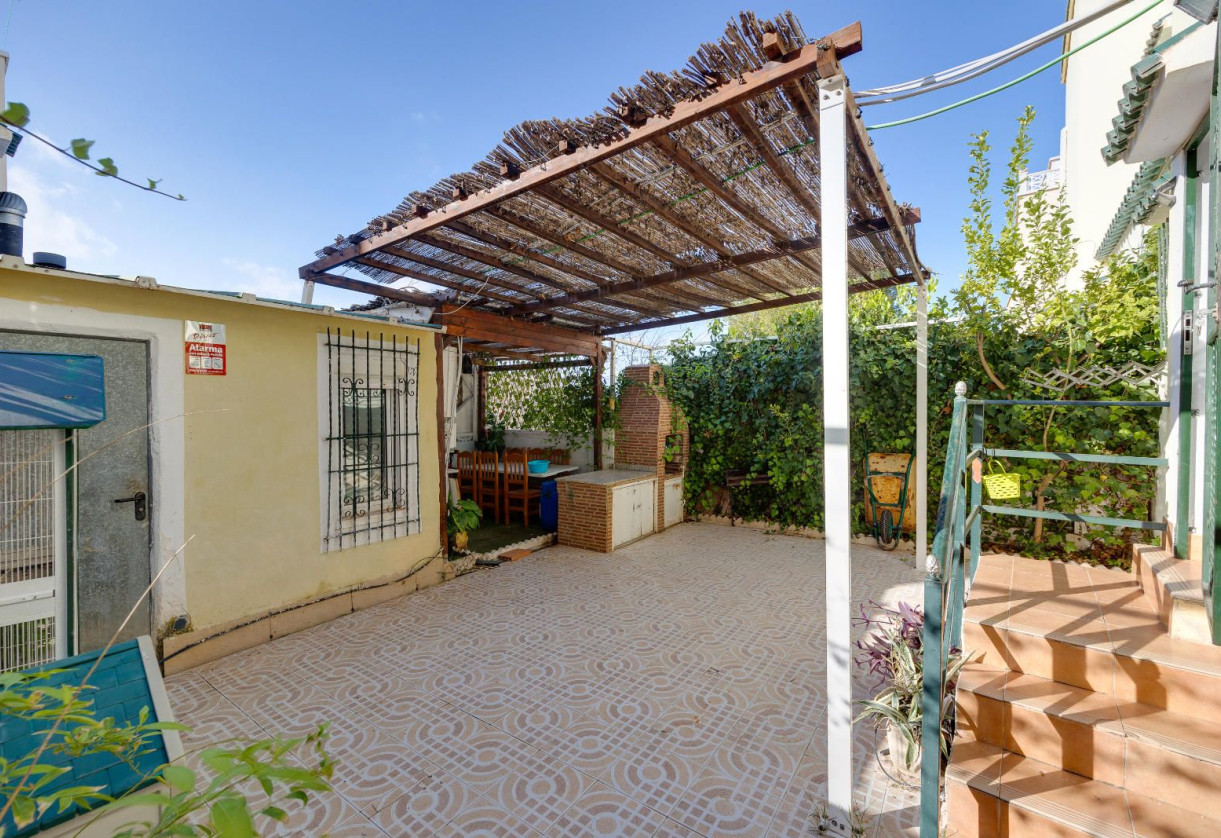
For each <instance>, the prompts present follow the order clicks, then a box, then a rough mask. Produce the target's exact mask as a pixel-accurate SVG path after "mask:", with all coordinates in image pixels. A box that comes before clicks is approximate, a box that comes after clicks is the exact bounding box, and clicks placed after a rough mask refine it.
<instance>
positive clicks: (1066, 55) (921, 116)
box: [866, 0, 1161, 131]
mask: <svg viewBox="0 0 1221 838" xmlns="http://www.w3.org/2000/svg"><path fill="white" fill-rule="evenodd" d="M1160 2H1161V0H1157V2H1154V3H1151V4H1150V5H1148V6H1146V7H1145V8H1143V9H1141V10H1140V11H1139V12H1137V13H1136V14H1134V15H1132V16H1131V17H1129V18H1126V19H1125V20H1123V21H1121V22H1119V23H1117V24H1115V25H1114V26H1112V27H1111V28H1110V29H1108V30H1106V31H1105V32H1102V33H1100V34H1098V35H1096V36H1094V37H1093V38H1090V39H1089V40H1088V41H1086V42H1085V43H1083V44H1081V45H1080V46H1076V47H1073V48H1072V49H1070V50H1069V51H1068V52H1066V53H1064V54H1063V55H1060V56H1058V57H1057V58H1053V59H1052V60H1051V61H1048V62H1047V63H1046V64H1042V65H1040V66H1038V67H1036V68H1034V69H1033V70H1031V71H1030V72H1029V73H1025V74H1023V75H1021V76H1018V77H1017V78H1016V79H1013V80H1012V81H1008V82H1005V83H1004V84H1002V85H999V86H997V87H994V88H992V89H991V90H985V91H983V92H982V93H977V94H975V95H974V96H969V97H967V98H966V99H960V100H959V101H957V102H952V103H951V104H949V105H944V106H942V107H940V108H936V109H935V110H931V111H928V112H926V113H922V114H917V115H916V116H909V117H907V118H906V119H896V120H894V121H893V122H880V123H878V124H876V125H868V126H866V130H869V131H877V130H881V129H882V128H894V127H897V126H899V125H909V124H911V123H913V122H919V121H920V120H922V119H928V118H929V117H932V116H937V115H939V114H943V113H945V112H947V111H952V110H954V109H955V108H961V107H962V106H963V105H969V104H971V103H972V102H978V101H979V100H980V99H984V98H986V97H988V96H991V95H992V94H994V93H1000V92H1001V91H1002V90H1008V89H1009V88H1011V87H1013V86H1014V85H1017V84H1021V83H1022V82H1024V81H1027V80H1028V79H1031V78H1033V77H1034V76H1037V75H1038V74H1039V73H1042V72H1044V71H1045V70H1049V69H1051V68H1052V67H1054V66H1056V65H1057V64H1059V63H1060V62H1062V61H1064V60H1065V59H1067V58H1069V57H1070V56H1073V55H1075V54H1076V53H1078V52H1080V51H1081V50H1083V49H1085V48H1086V47H1088V46H1091V45H1093V44H1096V43H1098V42H1099V41H1101V40H1102V39H1103V38H1105V37H1107V36H1108V35H1111V34H1113V33H1115V32H1117V31H1118V30H1120V29H1122V28H1123V27H1125V26H1127V25H1128V24H1129V23H1131V22H1132V21H1134V20H1136V19H1137V18H1139V17H1141V16H1142V15H1144V14H1145V13H1146V12H1148V11H1150V10H1151V9H1154V8H1156V7H1157V6H1158V5H1159V4H1160Z"/></svg>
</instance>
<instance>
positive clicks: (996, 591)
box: [962, 556, 1221, 722]
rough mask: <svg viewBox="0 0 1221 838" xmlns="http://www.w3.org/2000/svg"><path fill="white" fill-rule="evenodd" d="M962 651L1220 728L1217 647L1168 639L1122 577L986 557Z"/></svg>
mask: <svg viewBox="0 0 1221 838" xmlns="http://www.w3.org/2000/svg"><path fill="white" fill-rule="evenodd" d="M962 645H963V649H964V650H965V651H966V652H967V653H969V654H973V655H974V657H975V659H976V660H977V662H979V663H980V664H982V665H984V666H987V667H991V668H995V669H1009V670H1011V671H1014V672H1020V673H1023V674H1026V675H1033V676H1035V677H1038V678H1043V679H1046V680H1049V681H1056V682H1059V683H1061V684H1067V685H1069V686H1074V687H1080V688H1082V689H1085V690H1090V691H1093V692H1099V693H1105V694H1108V695H1111V696H1114V697H1115V698H1116V699H1117V700H1120V701H1122V702H1124V703H1135V704H1143V705H1148V706H1151V707H1155V708H1160V709H1163V710H1170V711H1172V712H1174V713H1178V714H1182V715H1184V716H1192V717H1198V718H1203V719H1207V720H1210V721H1213V722H1221V701H1219V700H1218V696H1221V647H1216V646H1212V645H1207V644H1199V643H1193V642H1190V641H1185V640H1178V639H1175V638H1172V637H1171V636H1170V634H1169V632H1168V631H1167V629H1166V627H1165V626H1163V625H1162V623H1161V621H1160V620H1159V619H1158V616H1157V614H1156V613H1155V612H1154V611H1153V609H1152V607H1151V606H1150V604H1149V602H1148V601H1147V600H1146V598H1145V596H1144V593H1143V591H1142V590H1141V587H1140V584H1139V583H1138V581H1137V580H1136V577H1135V576H1134V575H1132V574H1130V573H1127V572H1125V571H1122V570H1115V569H1109V568H1095V567H1087V566H1085V565H1079V564H1067V563H1064V562H1047V561H1037V560H1033V559H1024V558H1020V557H1012V556H986V557H984V558H983V560H982V561H981V564H980V568H979V571H978V573H977V574H976V578H975V583H974V586H973V588H972V591H971V599H970V602H969V604H968V606H967V608H966V611H965V613H964V620H963V643H962Z"/></svg>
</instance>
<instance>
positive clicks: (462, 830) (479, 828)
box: [437, 800, 542, 838]
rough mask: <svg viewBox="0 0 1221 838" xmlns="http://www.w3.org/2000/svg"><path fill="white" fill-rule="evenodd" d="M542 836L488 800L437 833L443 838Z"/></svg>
mask: <svg viewBox="0 0 1221 838" xmlns="http://www.w3.org/2000/svg"><path fill="white" fill-rule="evenodd" d="M541 834H542V833H540V832H536V831H535V830H533V829H531V828H530V827H528V826H526V825H525V824H524V823H522V821H520V820H518V819H517V818H516V817H514V816H513V814H512V813H511V812H509V810H507V809H503V808H501V807H500V806H498V805H496V804H495V803H490V802H488V801H486V800H481V801H479V802H477V803H475V804H474V805H473V806H471V808H469V809H465V810H463V812H462V814H460V815H458V817H456V818H454V819H453V820H452V821H450V822H449V823H448V824H446V825H445V826H444V827H442V828H441V830H440V831H439V832H438V833H437V835H438V836H441V838H539V836H541Z"/></svg>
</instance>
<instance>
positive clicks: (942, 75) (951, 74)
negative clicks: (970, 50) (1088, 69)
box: [856, 0, 1147, 107]
mask: <svg viewBox="0 0 1221 838" xmlns="http://www.w3.org/2000/svg"><path fill="white" fill-rule="evenodd" d="M1130 2H1132V0H1113V2H1111V3H1108V4H1106V5H1104V6H1102V7H1100V8H1098V9H1096V10H1095V11H1093V12H1091V13H1089V14H1087V15H1084V16H1082V17H1079V18H1074V19H1073V20H1068V21H1065V22H1064V23H1061V24H1060V25H1059V26H1055V27H1052V28H1051V29H1048V30H1047V31H1046V32H1042V33H1040V34H1038V35H1035V36H1034V37H1033V38H1028V39H1027V40H1025V41H1022V42H1021V43H1020V44H1015V45H1014V46H1011V47H1008V48H1006V49H1003V50H1001V51H1000V52H996V53H993V54H992V55H989V56H985V57H984V58H977V59H975V60H974V61H968V62H967V63H965V64H959V65H958V66H956V67H951V68H950V69H948V70H942V71H940V72H937V73H933V74H931V75H927V76H922V77H920V78H918V79H912V80H911V81H907V82H903V83H901V84H894V85H889V86H887V87H877V88H873V89H870V90H864V91H861V92H860V93H858V94H857V95H856V99H857V104H858V105H860V106H861V107H867V106H869V105H885V104H889V103H891V102H897V101H899V100H901V99H907V98H910V97H912V96H919V95H921V94H922V93H931V92H932V91H934V90H942V89H944V88H947V87H951V86H953V85H956V84H962V83H963V82H965V81H969V80H970V79H973V78H978V77H979V76H981V75H983V74H984V73H988V72H990V71H992V70H995V69H996V68H998V67H1001V66H1003V65H1005V64H1008V63H1009V62H1010V61H1013V60H1015V59H1017V58H1020V57H1022V56H1023V55H1027V54H1029V53H1031V52H1033V51H1034V50H1036V49H1038V48H1039V47H1041V46H1043V45H1045V44H1048V43H1051V42H1052V41H1054V40H1056V39H1057V38H1062V37H1063V36H1064V35H1066V34H1067V33H1069V32H1073V31H1075V30H1077V29H1080V28H1081V27H1083V26H1086V25H1087V24H1090V23H1093V22H1094V21H1095V20H1097V19H1098V18H1100V17H1103V16H1104V15H1107V14H1109V13H1111V12H1113V11H1115V10H1116V9H1118V8H1120V7H1121V6H1125V5H1127V4H1128V3H1130ZM1146 11H1147V10H1146ZM1142 14H1143V12H1142Z"/></svg>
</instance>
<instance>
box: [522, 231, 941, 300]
mask: <svg viewBox="0 0 1221 838" xmlns="http://www.w3.org/2000/svg"><path fill="white" fill-rule="evenodd" d="M906 217H907V218H908V219H910V220H911V222H912V223H915V221H917V220H919V217H920V216H919V213H918V212H911V213H909V214H908V215H907V216H906ZM887 226H888V224H887V222H886V220H885V219H881V218H875V219H869V220H866V221H858V222H857V223H856V224H852V225H850V226H849V227H848V230H847V234H848V238H849V239H850V240H851V239H856V238H861V237H863V236H868V235H872V234H874V233H878V232H881V231H883V230H885V229H886V228H887ZM821 246H822V237H821V236H806V237H805V238H801V239H790V240H789V241H785V242H777V243H776V246H775V248H774V249H769V250H758V251H754V252H751V253H740V254H735V255H734V256H730V257H728V258H725V259H718V260H717V261H716V262H705V263H703V264H700V265H691V266H687V267H682V268H676V269H674V270H671V271H666V272H665V273H660V274H656V275H654V276H651V277H645V278H642V279H637V280H631V281H629V282H622V283H619V284H618V285H617V286H615V287H614V288H611V289H605V290H604V289H601V288H596V289H591V290H589V291H580V292H576V293H573V294H566V295H564V298H559V297H551V298H549V299H547V300H541V301H539V302H536V303H519V304H518V305H516V306H514V307H512V308H511V309H509V313H510V314H523V313H525V312H528V311H538V310H540V309H546V308H550V307H552V306H555V305H569V304H571V303H573V302H582V301H584V300H592V299H597V298H598V297H607V296H613V295H614V294H617V293H621V292H624V291H627V292H631V291H639V290H641V289H644V288H653V287H656V286H659V285H669V284H671V283H674V282H682V281H683V280H685V279H696V278H703V277H706V276H709V275H711V274H716V273H720V272H722V271H731V270H735V269H737V268H739V267H741V266H743V265H754V264H758V263H760V262H766V261H768V260H771V259H782V258H786V257H788V256H792V255H794V254H796V253H803V252H805V251H808V250H817V249H818V248H819V247H821Z"/></svg>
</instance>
